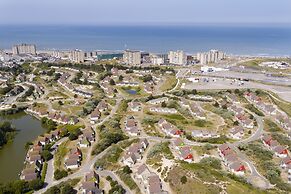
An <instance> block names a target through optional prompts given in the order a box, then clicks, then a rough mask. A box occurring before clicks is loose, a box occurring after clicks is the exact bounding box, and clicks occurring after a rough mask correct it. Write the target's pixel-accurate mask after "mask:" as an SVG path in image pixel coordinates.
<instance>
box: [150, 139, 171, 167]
mask: <svg viewBox="0 0 291 194" xmlns="http://www.w3.org/2000/svg"><path fill="white" fill-rule="evenodd" d="M169 145H170V142H162V143H157V144H155V145H154V146H153V147H152V148H151V149H150V151H149V152H148V155H147V163H148V164H150V165H154V166H155V167H160V165H161V164H160V162H161V161H162V158H163V157H165V158H167V159H174V156H173V153H172V152H171V149H170V147H169Z"/></svg>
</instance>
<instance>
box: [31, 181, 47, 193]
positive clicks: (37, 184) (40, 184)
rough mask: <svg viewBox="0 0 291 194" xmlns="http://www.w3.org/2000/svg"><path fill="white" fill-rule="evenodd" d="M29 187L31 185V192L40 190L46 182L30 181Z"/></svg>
mask: <svg viewBox="0 0 291 194" xmlns="http://www.w3.org/2000/svg"><path fill="white" fill-rule="evenodd" d="M28 185H29V188H30V189H31V190H35V191H36V190H39V189H41V188H42V187H43V185H44V182H43V181H42V180H40V179H35V180H32V181H29V182H28Z"/></svg>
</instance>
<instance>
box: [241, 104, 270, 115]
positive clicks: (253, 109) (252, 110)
mask: <svg viewBox="0 0 291 194" xmlns="http://www.w3.org/2000/svg"><path fill="white" fill-rule="evenodd" d="M245 108H246V109H248V110H250V111H251V112H253V113H255V114H256V115H258V116H261V117H263V116H265V115H264V113H263V112H262V111H260V110H259V109H257V108H256V107H255V106H254V105H253V104H247V105H245Z"/></svg>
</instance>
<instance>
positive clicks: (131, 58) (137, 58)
mask: <svg viewBox="0 0 291 194" xmlns="http://www.w3.org/2000/svg"><path fill="white" fill-rule="evenodd" d="M123 62H124V63H125V64H127V65H140V64H141V52H140V51H132V50H125V51H124V53H123Z"/></svg>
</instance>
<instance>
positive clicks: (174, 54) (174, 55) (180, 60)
mask: <svg viewBox="0 0 291 194" xmlns="http://www.w3.org/2000/svg"><path fill="white" fill-rule="evenodd" d="M168 58H169V63H170V64H175V65H186V64H187V57H186V54H185V53H184V51H179V50H178V51H170V52H169V54H168Z"/></svg>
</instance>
